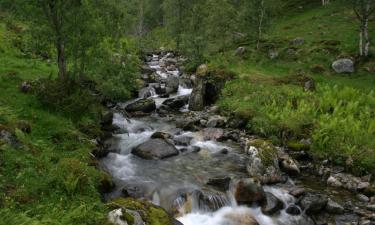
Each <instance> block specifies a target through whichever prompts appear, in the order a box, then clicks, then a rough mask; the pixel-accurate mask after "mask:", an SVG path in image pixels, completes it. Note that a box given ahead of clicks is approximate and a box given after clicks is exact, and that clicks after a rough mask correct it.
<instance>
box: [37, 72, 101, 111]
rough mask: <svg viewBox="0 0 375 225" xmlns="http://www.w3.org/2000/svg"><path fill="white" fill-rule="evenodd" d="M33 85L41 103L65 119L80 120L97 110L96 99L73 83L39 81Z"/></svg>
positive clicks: (88, 91) (83, 88) (84, 88)
mask: <svg viewBox="0 0 375 225" xmlns="http://www.w3.org/2000/svg"><path fill="white" fill-rule="evenodd" d="M34 83H35V87H34V91H35V93H36V95H37V97H38V99H39V100H40V101H41V103H42V104H44V105H45V106H47V107H48V108H50V109H53V110H55V111H57V112H60V113H62V114H63V115H65V116H67V117H71V118H80V117H81V116H82V115H84V114H85V113H90V112H95V111H96V109H97V107H96V105H97V104H98V102H99V100H98V98H96V97H94V96H93V94H92V93H91V92H90V90H89V89H87V88H86V87H84V86H80V85H79V84H78V83H76V82H75V81H67V82H62V81H61V80H52V79H41V80H38V81H37V82H34Z"/></svg>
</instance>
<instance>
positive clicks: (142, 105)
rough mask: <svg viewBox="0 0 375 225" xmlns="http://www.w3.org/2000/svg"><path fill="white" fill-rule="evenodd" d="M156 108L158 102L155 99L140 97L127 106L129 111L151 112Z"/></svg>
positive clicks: (126, 108)
mask: <svg viewBox="0 0 375 225" xmlns="http://www.w3.org/2000/svg"><path fill="white" fill-rule="evenodd" d="M155 109H156V104H155V101H154V100H153V99H139V100H137V101H135V102H133V103H130V104H129V105H127V106H126V107H125V110H126V111H127V112H130V113H133V112H143V113H151V112H153V111H154V110H155Z"/></svg>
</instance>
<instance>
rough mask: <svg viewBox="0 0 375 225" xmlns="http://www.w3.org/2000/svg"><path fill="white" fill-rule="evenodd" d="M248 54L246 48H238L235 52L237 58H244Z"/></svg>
mask: <svg viewBox="0 0 375 225" xmlns="http://www.w3.org/2000/svg"><path fill="white" fill-rule="evenodd" d="M245 53H246V48H245V47H238V48H237V49H236V52H235V54H234V55H235V56H243V55H244V54H245Z"/></svg>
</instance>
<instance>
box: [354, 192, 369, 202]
mask: <svg viewBox="0 0 375 225" xmlns="http://www.w3.org/2000/svg"><path fill="white" fill-rule="evenodd" d="M356 197H357V199H358V200H359V201H361V202H369V201H370V198H369V197H367V196H366V195H363V194H357V195H356Z"/></svg>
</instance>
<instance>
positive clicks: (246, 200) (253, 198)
mask: <svg viewBox="0 0 375 225" xmlns="http://www.w3.org/2000/svg"><path fill="white" fill-rule="evenodd" d="M234 197H235V199H236V200H237V202H238V203H239V204H249V205H251V204H253V203H256V202H261V201H262V200H263V199H264V197H265V193H264V190H263V187H262V185H261V183H260V182H259V181H257V180H256V179H252V178H248V179H242V180H239V181H238V182H237V184H236V186H235V189H234Z"/></svg>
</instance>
